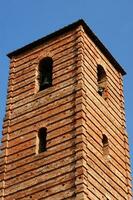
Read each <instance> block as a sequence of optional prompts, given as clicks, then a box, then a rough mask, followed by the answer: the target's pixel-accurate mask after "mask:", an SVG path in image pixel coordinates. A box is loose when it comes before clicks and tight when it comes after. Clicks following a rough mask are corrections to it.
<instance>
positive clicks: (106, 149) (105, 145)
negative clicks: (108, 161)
mask: <svg viewBox="0 0 133 200" xmlns="http://www.w3.org/2000/svg"><path fill="white" fill-rule="evenodd" d="M102 144H103V155H104V156H108V154H109V142H108V138H107V136H106V135H105V134H103V138H102Z"/></svg>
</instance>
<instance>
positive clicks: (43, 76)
mask: <svg viewBox="0 0 133 200" xmlns="http://www.w3.org/2000/svg"><path fill="white" fill-rule="evenodd" d="M52 68H53V60H52V58H50V57H46V58H44V59H42V60H41V61H40V63H39V90H40V91H41V90H44V89H46V88H48V87H50V86H52Z"/></svg>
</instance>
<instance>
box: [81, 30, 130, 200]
mask: <svg viewBox="0 0 133 200" xmlns="http://www.w3.org/2000/svg"><path fill="white" fill-rule="evenodd" d="M82 43H83V44H84V45H83V48H82V58H83V59H82V72H83V86H82V88H83V94H82V96H83V104H82V106H83V125H84V127H83V143H84V147H83V152H84V156H83V157H84V162H83V166H84V174H85V191H86V198H87V197H90V199H123V200H124V199H131V183H130V166H129V149H128V145H127V144H128V143H127V133H126V131H125V113H124V99H123V90H122V87H123V85H122V76H121V73H119V72H118V71H117V70H116V69H115V68H114V67H113V66H112V65H111V63H110V62H109V61H108V60H107V58H106V57H105V56H104V55H103V54H102V53H101V52H100V51H99V49H98V48H97V47H96V46H95V45H94V43H93V42H92V41H91V40H90V39H89V38H88V36H87V35H86V33H85V32H84V30H82ZM98 65H101V66H103V68H104V70H105V72H106V76H107V94H106V99H104V98H103V97H102V96H100V95H99V94H98V92H97V66H98ZM103 135H106V136H107V138H108V150H107V149H106V152H105V154H106V155H104V148H103V143H102V138H103Z"/></svg>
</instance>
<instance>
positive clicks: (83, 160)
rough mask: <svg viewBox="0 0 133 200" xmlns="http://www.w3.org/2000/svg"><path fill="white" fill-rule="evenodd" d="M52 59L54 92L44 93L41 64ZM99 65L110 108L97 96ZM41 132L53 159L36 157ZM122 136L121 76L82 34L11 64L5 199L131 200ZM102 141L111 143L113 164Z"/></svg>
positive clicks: (3, 169) (80, 31)
mask: <svg viewBox="0 0 133 200" xmlns="http://www.w3.org/2000/svg"><path fill="white" fill-rule="evenodd" d="M46 56H51V57H52V59H53V61H54V62H53V86H52V87H50V88H47V89H46V90H43V91H40V92H38V86H37V75H38V64H39V61H40V59H41V58H43V57H46ZM97 64H102V65H105V68H106V73H107V78H108V99H107V101H105V100H104V99H103V98H102V97H101V96H99V94H98V93H97V70H96V69H97ZM41 127H46V128H47V132H48V133H47V151H46V152H43V153H40V154H36V137H37V133H38V130H39V128H41ZM124 129H125V118H124V113H123V93H122V81H121V75H120V74H119V73H118V72H117V71H116V70H115V69H114V67H113V66H112V65H111V64H110V63H109V61H108V60H107V59H106V58H105V57H104V56H103V55H102V54H101V52H100V51H99V50H98V49H97V48H96V46H95V45H94V44H93V42H92V41H90V39H89V38H88V36H87V35H86V34H85V33H84V30H83V28H82V27H81V26H79V28H77V29H75V30H71V31H69V32H67V33H66V34H63V35H61V36H58V37H54V38H53V39H50V40H49V41H48V42H46V43H43V44H42V45H40V46H37V47H36V48H33V49H30V50H29V51H27V52H25V53H23V54H20V55H19V56H16V57H13V58H12V59H11V65H10V77H9V87H8V97H7V108H6V117H5V120H4V125H3V139H2V141H3V147H2V149H3V153H2V156H3V159H2V158H1V163H2V164H1V163H0V168H1V173H0V177H1V180H2V181H1V183H0V187H1V191H0V197H1V199H4V200H13V199H14V200H15V199H18V200H19V199H21V200H28V199H33V200H35V199H37V200H39V199H48V200H53V199H58V200H59V199H60V200H61V199H71V200H72V199H77V200H85V199H91V200H93V199H94V200H96V199H107V198H108V199H111V200H113V199H114V200H116V199H118V200H120V199H121V200H124V199H131V195H130V193H131V191H130V171H129V169H130V166H129V158H128V157H129V153H128V143H127V136H126V134H125V131H124ZM103 133H105V134H107V136H108V138H109V156H108V158H105V157H104V156H103V152H102V134H103ZM125 140H126V142H125ZM128 189H129V191H128Z"/></svg>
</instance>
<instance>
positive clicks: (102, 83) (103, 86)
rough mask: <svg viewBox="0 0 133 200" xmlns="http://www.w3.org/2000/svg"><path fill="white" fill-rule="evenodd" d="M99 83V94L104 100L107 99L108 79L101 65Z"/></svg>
mask: <svg viewBox="0 0 133 200" xmlns="http://www.w3.org/2000/svg"><path fill="white" fill-rule="evenodd" d="M97 83H98V94H99V95H100V96H102V97H103V98H104V99H106V98H107V94H106V92H107V77H106V72H105V70H104V68H103V67H102V66H101V65H98V67H97Z"/></svg>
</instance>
